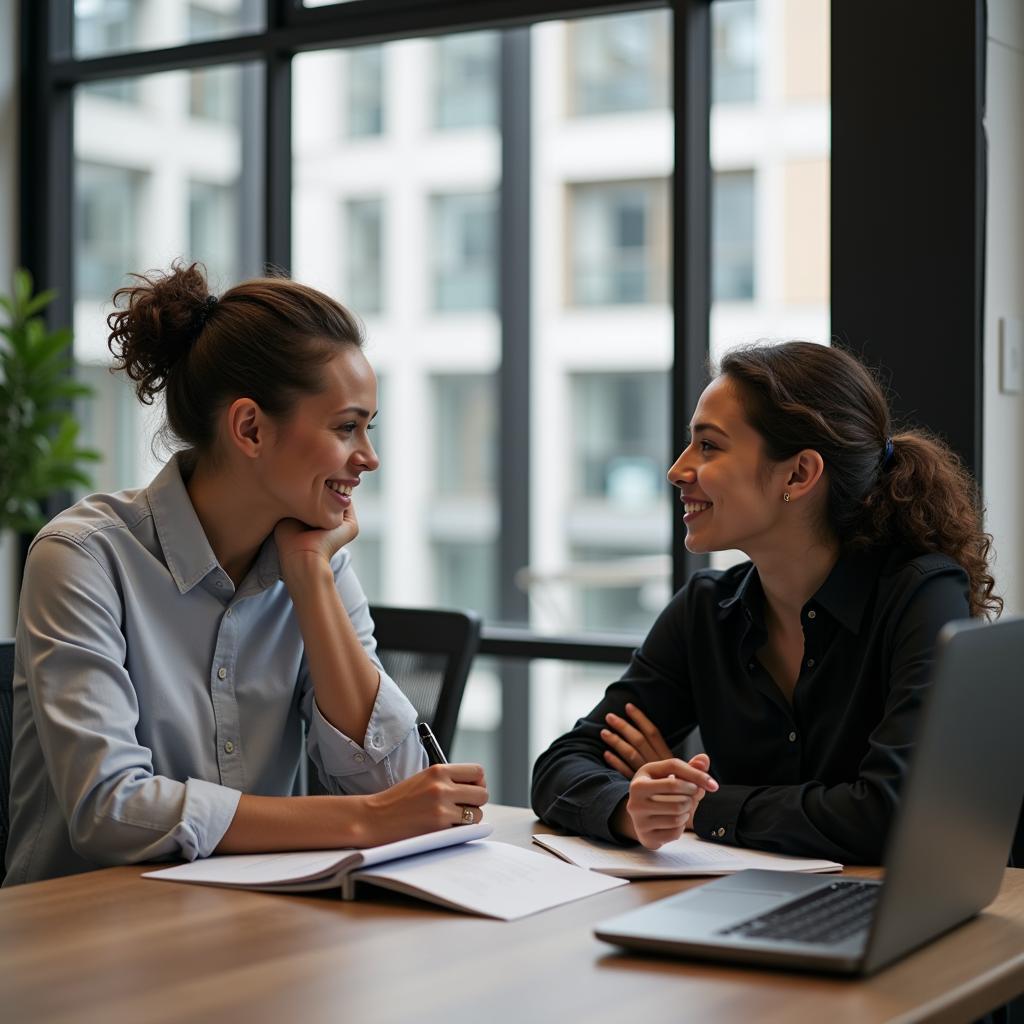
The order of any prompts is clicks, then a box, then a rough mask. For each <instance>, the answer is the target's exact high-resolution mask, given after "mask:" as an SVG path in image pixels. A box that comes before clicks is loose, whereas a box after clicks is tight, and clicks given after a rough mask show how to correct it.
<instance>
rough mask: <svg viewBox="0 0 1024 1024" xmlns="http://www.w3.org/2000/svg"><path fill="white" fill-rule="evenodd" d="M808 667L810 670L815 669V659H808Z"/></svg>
mask: <svg viewBox="0 0 1024 1024" xmlns="http://www.w3.org/2000/svg"><path fill="white" fill-rule="evenodd" d="M807 667H808V668H814V659H813V658H808V659H807Z"/></svg>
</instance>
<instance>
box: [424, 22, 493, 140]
mask: <svg viewBox="0 0 1024 1024" xmlns="http://www.w3.org/2000/svg"><path fill="white" fill-rule="evenodd" d="M498 38H499V37H498V33H497V32H463V33H460V34H458V35H453V36H444V37H442V38H441V39H438V40H437V41H436V42H435V44H434V47H435V54H434V68H435V71H434V81H435V89H436V98H435V115H434V123H435V125H436V126H437V128H438V129H441V130H446V129H452V128H481V127H493V126H495V125H497V123H498Z"/></svg>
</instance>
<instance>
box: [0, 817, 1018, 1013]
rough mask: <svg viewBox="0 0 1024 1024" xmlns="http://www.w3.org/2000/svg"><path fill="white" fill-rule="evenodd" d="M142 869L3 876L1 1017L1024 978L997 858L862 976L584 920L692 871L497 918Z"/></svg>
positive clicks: (890, 998)
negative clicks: (638, 951) (918, 937)
mask: <svg viewBox="0 0 1024 1024" xmlns="http://www.w3.org/2000/svg"><path fill="white" fill-rule="evenodd" d="M488 817H489V820H491V821H492V822H493V823H494V824H495V826H496V831H495V837H494V838H497V839H502V840H504V841H506V842H513V843H517V844H520V845H528V844H529V837H530V835H531V833H532V832H533V831H534V830H541V831H544V829H543V828H542V826H540V825H539V824H538V823H537V822H535V821H534V818H533V815H532V814H530V812H528V811H525V810H521V809H518V808H507V807H505V808H503V807H492V808H490V809H489V814H488ZM541 855H542V854H540V853H538V856H541ZM143 870H146V869H145V868H139V867H125V868H109V869H107V870H104V871H97V872H91V873H89V874H84V875H75V876H72V877H69V878H58V879H54V880H52V881H48V882H38V883H35V884H33V885H25V886H20V887H16V888H13V889H8V890H3V891H2V892H0V1020H3V1021H4V1022H10V1024H23V1022H25V1024H28V1022H32V1024H35V1022H39V1021H67V1022H69V1024H70V1022H74V1024H82V1022H101V1021H102V1022H103V1024H120V1022H132V1024H136V1022H137V1024H159V1022H179V1021H189V1022H198V1021H220V1022H235V1021H247V1022H249V1021H252V1022H275V1024H277V1022H291V1021H297V1022H300V1024H315V1022H321V1021H332V1022H334V1021H341V1022H366V1024H382V1022H392V1021H394V1022H401V1024H434V1022H438V1024H441V1022H445V1024H451V1022H463V1021H465V1022H481V1024H502V1022H505V1021H509V1022H515V1024H533V1022H536V1021H559V1022H561V1021H564V1022H566V1024H575V1022H577V1021H581V1022H586V1024H591V1022H608V1024H659V1022H662V1021H680V1020H694V1021H709V1022H715V1024H719V1022H725V1021H757V1022H758V1024H761V1022H773V1021H778V1022H779V1024H793V1022H794V1021H801V1020H807V1021H815V1022H821V1021H826V1022H827V1024H844V1022H847V1021H848V1022H851V1024H853V1022H856V1024H865V1022H869V1021H882V1020H899V1021H913V1020H928V1021H969V1020H971V1019H973V1018H974V1017H977V1016H980V1015H981V1014H983V1013H984V1012H986V1011H987V1010H989V1009H991V1008H992V1007H994V1006H997V1005H999V1004H1001V1003H1003V1002H1005V1001H1006V1000H1008V999H1009V998H1011V997H1012V996H1014V995H1016V994H1017V993H1019V992H1021V991H1022V990H1024V870H1007V872H1006V878H1005V881H1004V883H1003V887H1002V890H1001V892H1000V894H999V897H998V899H997V900H996V901H995V902H994V903H993V904H992V905H991V906H990V907H989V908H988V909H987V910H986V911H985V912H984V913H982V914H981V915H980V916H979V917H978V918H976V919H975V920H973V921H971V922H969V923H968V924H966V925H964V926H963V927H962V928H958V929H957V930H956V931H954V932H952V933H951V934H949V935H948V936H945V937H944V938H942V939H940V940H938V941H937V942H935V943H933V944H931V945H930V946H927V947H926V948H925V949H923V950H921V951H919V952H918V953H916V954H914V955H912V956H911V957H909V958H907V959H905V960H903V961H901V962H900V963H898V964H896V965H894V966H893V967H891V968H889V969H888V970H886V971H883V972H882V973H881V974H878V975H876V976H875V977H873V978H870V979H868V980H866V981H849V980H841V979H835V978H828V977H816V976H813V975H806V976H805V975H798V974H786V973H782V972H772V971H767V970H753V969H737V968H732V967H722V966H717V965H709V964H699V963H696V962H690V963H687V962H684V961H676V960H668V959H655V958H646V957H641V956H636V955H627V954H624V953H620V952H616V951H615V949H614V948H613V947H611V946H608V945H605V944H604V943H602V942H600V941H598V940H597V939H595V938H594V936H593V935H592V933H591V929H592V927H593V925H594V924H595V923H596V922H598V921H600V920H602V919H603V918H606V917H609V916H611V915H612V914H617V913H620V912H622V911H624V910H627V909H629V908H631V907H636V906H639V905H640V904H643V903H648V902H650V901H651V900H654V899H659V898H661V897H663V896H667V895H670V894H671V893H673V892H677V891H678V890H680V889H682V888H685V887H687V886H688V885H693V884H699V882H695V881H689V882H686V881H679V880H676V881H645V882H634V883H632V884H631V885H628V886H623V887H622V888H619V889H616V890H613V891H611V892H606V893H602V894H600V895H598V896H594V897H591V898H589V899H585V900H580V901H578V902H576V903H570V904H567V905H565V906H562V907H556V908H555V909H554V910H549V911H546V912H544V913H541V914H535V915H534V916H533V917H528V918H525V919H523V920H521V921H516V922H512V923H505V922H501V921H491V920H486V919H482V918H475V917H469V916H466V915H460V914H456V913H452V912H449V911H444V910H441V909H437V908H434V907H432V906H430V905H429V904H423V903H418V902H415V901H412V900H406V899H403V898H402V897H398V896H392V895H390V894H387V893H384V892H381V893H380V896H379V898H378V897H377V896H376V895H374V896H372V897H371V898H369V899H364V900H363V901H359V902H355V903H344V902H342V901H341V900H339V899H338V898H337V897H335V896H333V895H331V894H322V895H317V896H285V895H270V894H264V893H252V892H240V891H230V890H226V889H213V888H205V887H200V886H193V885H173V884H170V883H165V882H155V881H151V880H146V879H142V878H140V877H139V876H140V873H141V872H142V871H143ZM859 873H862V874H863V873H868V874H872V873H873V872H870V871H867V872H865V871H864V870H862V871H861V872H859Z"/></svg>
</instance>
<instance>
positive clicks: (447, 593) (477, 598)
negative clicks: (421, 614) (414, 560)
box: [434, 541, 496, 619]
mask: <svg viewBox="0 0 1024 1024" xmlns="http://www.w3.org/2000/svg"><path fill="white" fill-rule="evenodd" d="M434 553H435V558H436V562H435V566H436V573H437V583H436V587H435V593H436V594H437V598H436V600H437V603H438V605H439V606H440V607H441V608H470V609H472V610H473V611H476V612H478V613H479V614H480V615H482V616H483V617H484V618H485V619H494V618H495V613H496V601H495V592H496V591H495V584H496V578H495V575H496V574H495V564H494V548H493V545H491V544H485V543H480V542H478V541H439V542H438V543H437V544H436V545H435V546H434Z"/></svg>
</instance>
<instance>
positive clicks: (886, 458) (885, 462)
mask: <svg viewBox="0 0 1024 1024" xmlns="http://www.w3.org/2000/svg"><path fill="white" fill-rule="evenodd" d="M894 451H895V448H894V446H893V443H892V438H891V437H887V438H886V439H885V448H884V449H883V450H882V469H888V468H889V463H890V462H892V456H893V452H894Z"/></svg>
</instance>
